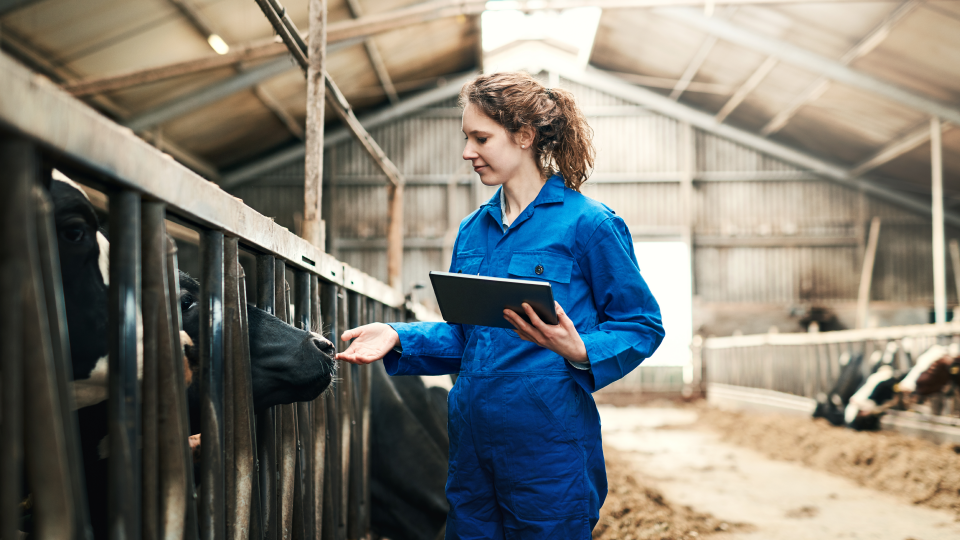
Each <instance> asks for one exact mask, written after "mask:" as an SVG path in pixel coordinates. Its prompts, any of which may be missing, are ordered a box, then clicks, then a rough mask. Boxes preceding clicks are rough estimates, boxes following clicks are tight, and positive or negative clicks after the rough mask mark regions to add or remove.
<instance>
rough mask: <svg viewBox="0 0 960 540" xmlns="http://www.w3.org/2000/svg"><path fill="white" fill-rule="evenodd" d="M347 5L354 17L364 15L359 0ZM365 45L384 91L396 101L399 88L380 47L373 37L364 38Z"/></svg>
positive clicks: (388, 97) (392, 100) (349, 0)
mask: <svg viewBox="0 0 960 540" xmlns="http://www.w3.org/2000/svg"><path fill="white" fill-rule="evenodd" d="M347 7H348V8H349V9H350V15H352V16H353V18H354V19H359V18H361V17H363V8H362V7H360V2H359V0H347ZM363 46H364V48H366V50H367V58H369V59H370V65H371V66H372V67H373V71H374V72H375V73H376V74H377V79H379V80H380V85H381V86H383V92H384V93H385V94H386V95H387V99H389V100H390V103H396V102H397V101H399V100H400V98H399V97H398V96H397V89H396V88H394V86H393V79H391V78H390V73H389V72H388V71H387V65H386V64H385V63H384V61H383V56H381V55H380V49H379V48H377V44H376V43H375V42H374V41H373V38H372V37H368V38H366V39H364V40H363Z"/></svg>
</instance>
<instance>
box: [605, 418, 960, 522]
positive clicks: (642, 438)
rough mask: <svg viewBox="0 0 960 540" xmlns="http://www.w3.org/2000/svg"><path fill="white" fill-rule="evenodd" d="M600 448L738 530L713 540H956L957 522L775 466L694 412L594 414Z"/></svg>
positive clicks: (815, 474)
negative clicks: (724, 437) (745, 526)
mask: <svg viewBox="0 0 960 540" xmlns="http://www.w3.org/2000/svg"><path fill="white" fill-rule="evenodd" d="M600 416H601V419H602V422H603V439H604V444H605V445H607V446H612V447H614V448H616V449H618V450H620V451H621V452H622V453H623V454H624V456H625V457H628V458H629V459H630V460H631V461H632V462H633V464H634V465H635V466H636V468H637V470H638V472H639V473H640V474H641V475H642V476H643V477H645V478H647V479H650V480H652V481H653V482H654V483H655V485H656V487H657V488H659V489H660V490H661V491H662V492H663V494H664V495H665V496H666V497H667V498H668V500H670V501H671V502H672V503H674V504H680V505H688V506H691V507H692V508H694V509H695V510H697V511H700V512H709V513H711V514H713V515H714V516H716V517H718V518H720V519H723V520H727V521H731V522H740V523H749V524H752V525H753V526H754V527H755V528H754V529H752V530H751V531H750V532H736V533H723V534H718V535H716V536H712V537H711V538H714V539H716V540H721V539H723V540H727V539H729V540H824V539H832V538H856V539H876V540H948V539H950V540H958V539H960V522H957V521H955V520H954V515H953V514H952V513H950V512H946V511H942V510H934V509H930V508H925V507H921V506H915V505H913V504H911V503H909V502H906V501H903V500H901V499H898V498H896V497H894V496H893V495H889V494H885V493H880V492H877V491H874V490H871V489H867V488H863V487H860V486H858V485H856V484H855V483H853V482H852V481H850V480H848V479H846V478H842V477H839V476H832V475H830V474H827V473H824V472H820V471H815V470H812V469H808V468H806V467H804V466H802V465H799V464H795V463H788V462H782V461H774V460H771V459H768V458H766V457H764V456H763V455H761V454H759V453H757V452H755V451H753V450H749V449H746V448H742V447H738V446H733V445H729V444H725V443H723V442H721V441H720V440H719V437H718V435H717V434H715V433H713V432H710V431H709V430H704V429H697V428H695V427H694V426H693V423H694V422H695V421H696V412H695V411H694V410H691V409H670V408H646V407H644V408H640V407H612V406H601V407H600Z"/></svg>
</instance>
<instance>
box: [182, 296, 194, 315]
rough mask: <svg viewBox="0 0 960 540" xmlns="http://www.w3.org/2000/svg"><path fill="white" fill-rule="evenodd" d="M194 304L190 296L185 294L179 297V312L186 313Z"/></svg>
mask: <svg viewBox="0 0 960 540" xmlns="http://www.w3.org/2000/svg"><path fill="white" fill-rule="evenodd" d="M195 303H196V302H194V301H193V297H192V296H190V295H189V294H185V295H183V296H181V297H180V311H181V312H186V311H187V310H189V309H190V308H192V307H193V305H194V304H195Z"/></svg>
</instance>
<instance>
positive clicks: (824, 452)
mask: <svg viewBox="0 0 960 540" xmlns="http://www.w3.org/2000/svg"><path fill="white" fill-rule="evenodd" d="M699 422H700V424H701V425H704V426H707V427H709V428H712V429H716V430H718V431H720V433H721V435H722V437H723V439H724V440H725V441H728V442H731V443H734V444H739V445H742V446H747V447H749V448H753V449H755V450H759V451H760V452H762V453H764V454H766V455H767V456H769V457H771V458H773V459H779V460H785V461H797V462H800V463H803V464H804V465H807V466H809V467H812V468H815V469H820V470H823V471H827V472H829V473H832V474H837V475H840V476H845V477H847V478H850V479H853V480H854V481H856V482H857V483H859V484H861V485H863V486H865V487H869V488H872V489H877V490H879V491H885V492H888V493H892V494H895V495H898V496H901V497H905V498H906V499H907V500H909V501H911V502H912V503H914V504H922V505H924V506H930V507H932V508H940V509H945V510H951V511H953V512H955V513H956V514H957V519H958V520H960V453H958V452H960V448H957V447H954V446H952V445H937V444H934V443H932V442H929V441H925V440H921V439H915V438H912V437H907V436H905V435H901V434H899V433H890V432H856V431H852V430H849V429H843V428H837V427H834V426H831V425H830V424H829V423H827V422H826V421H825V420H822V419H821V420H813V419H807V418H800V417H796V418H795V417H788V416H762V415H755V414H743V413H733V412H725V411H719V410H716V409H712V408H708V407H705V406H704V407H700V420H699Z"/></svg>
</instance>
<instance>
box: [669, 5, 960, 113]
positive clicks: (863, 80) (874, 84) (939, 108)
mask: <svg viewBox="0 0 960 540" xmlns="http://www.w3.org/2000/svg"><path fill="white" fill-rule="evenodd" d="M654 13H657V14H660V15H663V16H665V17H668V18H670V19H673V20H676V21H679V22H681V23H684V24H686V25H687V26H690V27H691V28H696V29H698V30H700V31H703V32H706V33H708V34H710V35H713V36H716V37H718V38H720V39H722V40H724V41H728V42H730V43H735V44H737V45H740V46H741V47H746V48H748V49H753V50H755V51H757V52H761V53H764V54H767V55H770V56H773V57H775V58H778V59H780V60H781V61H783V62H787V63H789V64H793V65H795V66H797V67H800V68H803V69H807V70H810V71H812V72H814V73H818V74H822V75H823V76H825V77H827V78H829V79H831V80H834V81H837V82H840V83H843V84H846V85H849V86H852V87H854V88H859V89H861V90H866V91H868V92H871V93H874V94H876V95H879V96H883V97H885V98H887V99H888V100H890V101H892V102H894V103H899V104H900V105H903V106H906V107H909V108H911V109H914V110H916V111H921V112H924V113H926V114H929V115H930V116H936V117H938V118H942V119H945V120H948V121H950V122H953V123H955V124H960V109H958V108H957V107H955V106H952V105H948V104H946V103H941V102H939V101H936V100H934V99H932V98H929V97H926V96H922V95H920V94H917V93H915V92H913V91H910V90H905V89H903V88H901V87H899V86H896V85H894V84H891V83H889V82H886V81H883V80H881V79H878V78H876V77H874V76H873V75H868V74H866V73H864V72H862V71H857V70H855V69H852V68H850V67H848V66H846V65H844V64H842V63H841V62H838V61H836V60H831V59H829V58H826V57H824V56H821V55H819V54H816V53H813V52H810V51H808V50H806V49H804V48H802V47H798V46H796V45H794V44H792V43H788V42H786V41H782V40H779V39H776V38H772V37H769V36H765V35H762V34H757V33H755V32H752V31H750V30H747V29H745V28H741V27H739V26H737V25H735V24H732V23H730V22H727V21H723V20H720V19H717V18H711V17H705V16H703V15H702V14H701V13H700V12H698V11H695V10H690V9H677V8H669V9H668V8H662V9H656V10H654Z"/></svg>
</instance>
